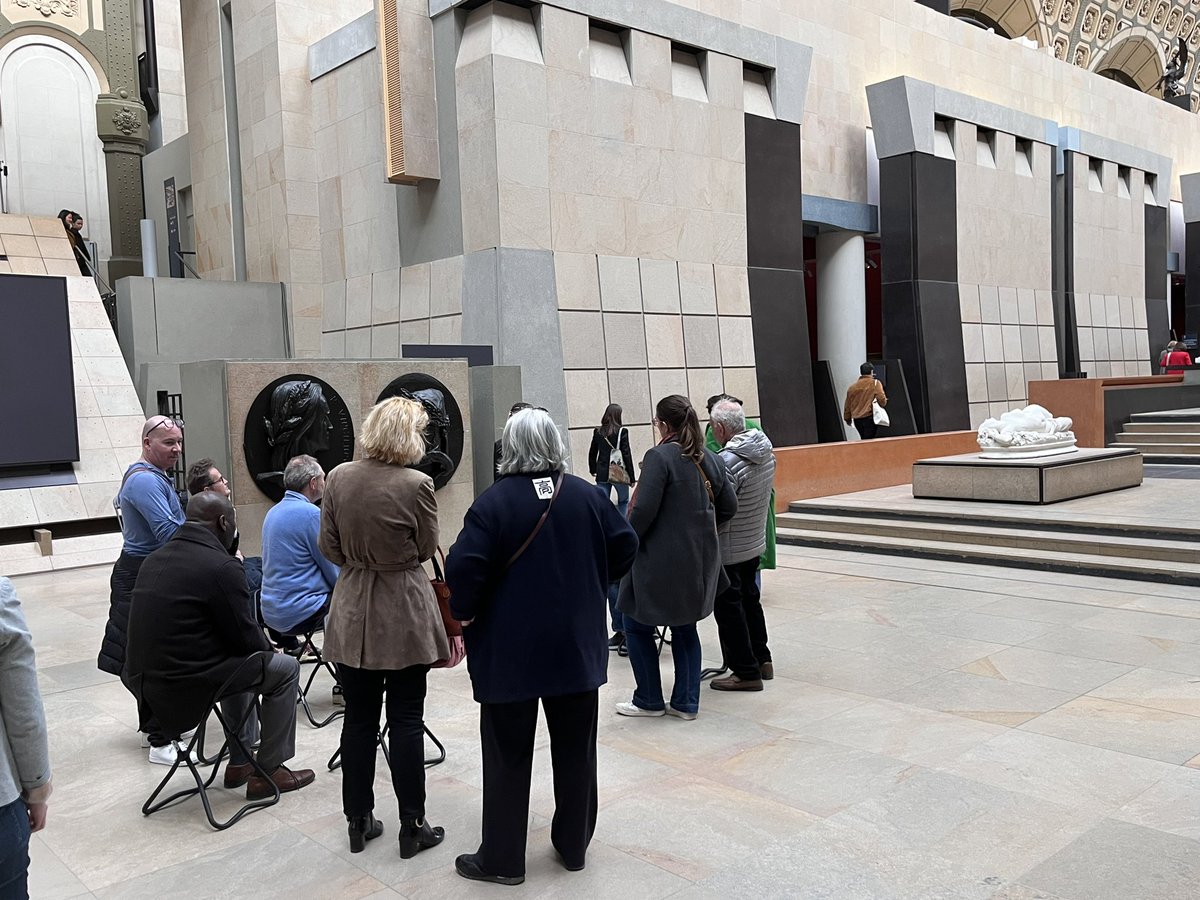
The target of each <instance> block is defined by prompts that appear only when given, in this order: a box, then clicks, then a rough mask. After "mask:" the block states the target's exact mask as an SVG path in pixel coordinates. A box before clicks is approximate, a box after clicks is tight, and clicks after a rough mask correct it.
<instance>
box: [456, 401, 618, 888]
mask: <svg viewBox="0 0 1200 900" xmlns="http://www.w3.org/2000/svg"><path fill="white" fill-rule="evenodd" d="M501 440H502V442H503V445H504V447H503V462H502V463H501V466H500V477H499V478H498V479H497V481H496V483H495V484H494V485H493V486H492V487H491V488H489V489H488V490H487V491H484V493H483V494H481V495H480V496H479V497H478V498H477V499H476V500H475V503H474V504H473V505H472V506H471V509H470V510H469V511H468V512H467V516H466V521H465V522H464V524H463V530H462V532H461V534H459V537H458V542H457V543H455V545H454V547H453V548H452V549H451V551H450V558H449V559H448V560H447V563H446V580H447V582H449V585H450V591H451V599H450V606H451V609H452V611H453V612H454V616H455V618H457V619H460V620H461V621H462V622H463V624H464V625H465V626H466V627H464V629H463V636H464V638H465V640H466V647H467V667H468V669H469V670H470V673H471V684H472V686H473V688H474V693H475V700H476V701H477V702H478V703H479V710H480V711H479V732H480V740H481V742H482V745H483V841H482V842H481V843H480V845H479V850H478V851H476V852H475V853H469V854H464V855H462V856H460V857H458V859H457V860H456V861H455V868H457V870H458V874H459V875H462V876H463V877H464V878H470V879H473V880H476V881H491V882H495V883H499V884H520V883H521V882H522V881H524V880H525V840H526V832H527V829H528V827H529V780H530V773H531V769H532V766H533V743H534V734H535V732H536V730H537V720H538V701H539V700H540V701H541V705H542V708H543V709H544V710H545V712H546V725H547V727H548V729H549V731H550V755H551V759H552V760H553V765H554V806H555V812H554V822H553V825H552V826H551V829H550V840H551V843H553V845H554V848H555V849H556V850H557V851H558V854H559V857H560V859H561V861H562V864H563V866H565V867H566V868H567V869H568V870H570V871H578V870H579V869H582V868H583V867H584V862H585V856H586V853H587V847H588V843H589V842H590V841H591V839H592V833H593V832H594V831H595V828H596V727H597V715H598V703H599V688H600V685H602V684H604V683H605V681H607V680H608V671H607V668H608V631H607V629H606V627H605V626H606V624H607V623H606V621H605V619H606V613H607V600H606V596H607V591H608V584H609V582H610V581H616V580H618V579H619V578H620V577H621V576H622V575H623V574H625V572H626V571H628V569H629V566H630V565H631V564H632V562H633V558H634V554H635V553H636V552H637V536H636V535H635V534H634V532H633V529H632V528H630V527H629V524H628V523H627V522H626V521H625V520H624V519H623V518H622V517H621V515H620V514H619V513H618V512H617V510H616V508H615V507H614V506H613V505H612V503H611V502H610V501H609V500H608V498H607V497H605V496H603V495H602V494H601V493H600V492H599V491H597V490H596V488H595V486H594V485H592V484H589V483H588V482H586V481H584V480H583V479H581V478H576V477H575V476H574V475H568V474H567V473H566V468H567V463H566V458H567V449H566V445H565V444H564V442H563V439H562V436H561V435H560V434H559V431H558V428H557V427H556V426H555V424H554V421H553V420H552V419H551V418H550V416H549V415H548V414H547V413H546V411H545V410H544V409H527V410H522V411H520V412H518V413H517V414H516V415H514V416H513V417H512V418H510V419H509V420H508V424H506V425H505V426H504V435H503V437H502V438H501Z"/></svg>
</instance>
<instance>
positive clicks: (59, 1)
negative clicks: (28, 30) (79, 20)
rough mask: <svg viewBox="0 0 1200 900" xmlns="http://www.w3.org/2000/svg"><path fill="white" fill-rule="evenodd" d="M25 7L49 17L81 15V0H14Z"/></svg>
mask: <svg viewBox="0 0 1200 900" xmlns="http://www.w3.org/2000/svg"><path fill="white" fill-rule="evenodd" d="M13 2H14V3H15V4H16V5H17V6H20V7H22V8H23V9H35V10H37V11H38V12H40V13H41V14H42V15H43V16H45V17H46V18H47V19H48V18H50V17H51V16H65V17H68V18H69V17H71V16H77V15H79V0H13Z"/></svg>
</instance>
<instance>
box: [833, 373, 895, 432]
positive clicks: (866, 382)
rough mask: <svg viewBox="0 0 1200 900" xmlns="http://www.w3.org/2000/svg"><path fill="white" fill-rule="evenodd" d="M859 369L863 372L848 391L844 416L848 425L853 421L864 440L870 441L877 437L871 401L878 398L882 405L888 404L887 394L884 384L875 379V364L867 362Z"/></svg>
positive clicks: (843, 411)
mask: <svg viewBox="0 0 1200 900" xmlns="http://www.w3.org/2000/svg"><path fill="white" fill-rule="evenodd" d="M858 371H859V372H860V373H861V374H860V375H859V379H858V381H856V382H854V384H852V385H850V390H848V391H846V407H845V409H844V410H842V418H843V419H845V421H846V424H847V425H849V424H850V423H851V422H853V423H854V427H855V428H857V429H858V434H859V436H860V437H861V438H862V439H863V440H864V441H869V440H870V439H871V438H873V437H875V427H876V426H875V415H874V412H875V411H874V407H872V405H871V401H872V400H878V401H879V405H880V406H887V394H885V393H884V392H883V385H882V384H880V383H879V382H878V381H876V379H875V367H874V366H873V365H871V364H870V363H869V362H865V363H863V364H862V365H861V366H859V367H858Z"/></svg>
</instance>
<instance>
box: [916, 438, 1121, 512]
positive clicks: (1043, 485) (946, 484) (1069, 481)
mask: <svg viewBox="0 0 1200 900" xmlns="http://www.w3.org/2000/svg"><path fill="white" fill-rule="evenodd" d="M1141 483H1142V454H1141V453H1139V452H1137V451H1136V450H1107V449H1096V448H1091V447H1080V448H1079V450H1078V451H1077V452H1075V453H1066V454H1061V455H1054V456H1042V457H1034V458H1032V459H1022V458H1019V457H1014V458H1010V459H984V458H983V457H982V456H980V454H978V453H964V454H962V455H960V456H942V457H939V458H937V459H920V460H917V461H916V462H915V463H913V480H912V493H913V497H916V498H918V499H931V500H984V501H991V502H995V503H1033V504H1046V503H1058V502H1060V501H1062V500H1072V499H1074V498H1076V497H1087V496H1089V495H1091V494H1104V493H1107V492H1109V491H1118V490H1121V489H1122V488H1127V487H1137V486H1138V485H1139V484H1141Z"/></svg>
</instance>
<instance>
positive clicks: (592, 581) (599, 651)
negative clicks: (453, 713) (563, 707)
mask: <svg viewBox="0 0 1200 900" xmlns="http://www.w3.org/2000/svg"><path fill="white" fill-rule="evenodd" d="M557 477H558V476H557V474H556V473H553V472H540V473H534V474H522V475H505V476H502V477H500V478H499V479H498V480H497V481H496V483H495V484H494V485H492V486H491V487H490V488H488V489H487V490H486V491H484V492H483V493H482V494H480V495H479V497H478V498H476V500H475V503H474V504H473V505H472V506H471V508H470V510H468V511H467V516H466V520H465V522H464V523H463V530H462V532H461V533H460V534H459V536H458V541H457V542H456V543H455V544H454V546H453V547H452V548H451V549H450V556H449V557H448V558H447V560H446V581H447V582H448V583H449V585H450V607H451V609H452V610H453V612H454V615H455V618H458V619H460V620H467V619H474V621H473V622H472V623H471V624H470V625H468V626H466V627H465V628H464V629H463V637H464V639H465V641H466V646H467V668H468V670H469V671H470V673H471V684H472V685H473V686H474V689H475V699H476V700H477V701H478V702H479V703H512V702H515V701H518V700H530V699H534V698H537V697H555V696H560V695H563V694H576V693H581V692H583V691H591V690H595V689H596V688H598V687H600V685H602V684H604V683H605V682H606V681H607V680H608V601H607V595H608V584H609V582H611V581H617V580H619V579H620V578H621V576H622V575H624V574H625V573H626V572H627V571H628V570H629V567H630V566H631V565H632V564H633V558H634V556H635V554H636V553H637V546H638V539H637V535H636V534H635V533H634V530H633V529H632V528H631V527H630V526H629V523H628V522H626V521H625V520H624V519H623V518H622V517H621V515H620V513H618V512H617V510H616V507H614V506H613V504H612V502H611V501H610V500H609V499H608V498H607V497H605V496H604V495H603V494H602V493H601V492H600V491H598V490H596V487H595V485H592V484H588V483H587V482H586V481H584V480H583V479H581V478H576V477H575V476H574V475H564V476H563V480H562V486H561V487H560V489H559V490H560V494H559V497H558V499H557V500H555V501H554V508H553V509H552V510H551V511H550V515H549V517H548V518H547V519H546V524H545V525H544V526H542V530H541V531H540V532H538V535H537V537H535V538H534V540H533V543H532V544H530V545H529V547H528V548H527V549H526V550H525V552H524V553H523V554H521V558H520V559H518V560H517V561H516V562H515V563H513V565H512V568H510V569H508V570H507V571H506V570H505V568H504V566H505V564H506V563H507V562H508V560H509V559H510V558H511V557H512V555H513V554H514V553H516V551H517V549H518V548H519V547H520V546H521V544H522V543H524V541H525V539H526V538H527V537H529V534H530V532H532V531H533V529H534V526H535V525H536V524H537V521H538V518H539V517H540V516H541V514H542V512H543V511H545V509H546V505H547V503H549V501H548V500H543V499H540V498H539V497H538V495H537V493H536V491H535V488H534V485H533V481H534V479H535V478H557Z"/></svg>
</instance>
